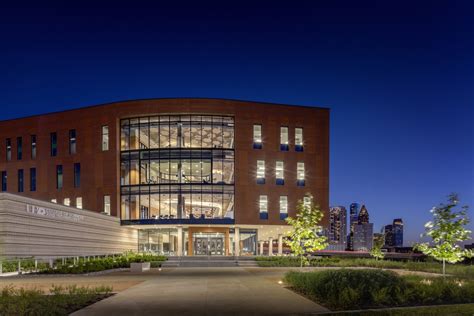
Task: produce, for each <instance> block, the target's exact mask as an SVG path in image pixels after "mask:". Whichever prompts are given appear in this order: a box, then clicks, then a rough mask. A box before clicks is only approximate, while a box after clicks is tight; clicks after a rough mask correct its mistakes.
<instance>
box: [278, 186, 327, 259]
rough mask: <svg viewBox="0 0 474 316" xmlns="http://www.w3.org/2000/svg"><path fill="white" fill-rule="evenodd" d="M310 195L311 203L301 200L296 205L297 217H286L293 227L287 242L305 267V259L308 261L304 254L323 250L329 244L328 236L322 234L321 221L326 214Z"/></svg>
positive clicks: (288, 234)
mask: <svg viewBox="0 0 474 316" xmlns="http://www.w3.org/2000/svg"><path fill="white" fill-rule="evenodd" d="M307 197H309V200H310V203H308V204H307V205H305V203H304V202H303V201H302V200H300V201H298V205H297V206H296V211H297V213H296V217H295V218H292V217H288V218H286V222H287V223H288V224H290V225H291V226H292V227H293V229H292V230H291V231H289V232H288V233H287V236H286V237H287V238H286V243H287V244H288V245H289V246H290V248H291V251H292V252H293V254H295V255H296V256H299V257H300V266H301V267H303V261H305V262H306V261H307V259H306V258H305V257H304V255H305V254H306V253H308V252H313V251H317V250H322V249H324V248H326V246H327V238H326V237H325V236H322V235H321V233H322V227H321V226H319V225H318V224H319V222H321V219H322V218H323V216H324V213H323V212H322V211H321V210H320V208H319V206H317V205H314V203H313V197H312V196H311V195H307Z"/></svg>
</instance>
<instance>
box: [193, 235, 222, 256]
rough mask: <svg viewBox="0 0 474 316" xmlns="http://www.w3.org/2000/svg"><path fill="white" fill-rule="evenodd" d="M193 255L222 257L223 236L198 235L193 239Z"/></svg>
mask: <svg viewBox="0 0 474 316" xmlns="http://www.w3.org/2000/svg"><path fill="white" fill-rule="evenodd" d="M194 255H196V256H222V255H224V236H219V235H217V236H216V234H200V235H198V236H195V237H194Z"/></svg>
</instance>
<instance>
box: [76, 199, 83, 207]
mask: <svg viewBox="0 0 474 316" xmlns="http://www.w3.org/2000/svg"><path fill="white" fill-rule="evenodd" d="M76 207H77V208H81V209H82V197H80V196H78V197H77V198H76Z"/></svg>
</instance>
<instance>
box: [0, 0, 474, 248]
mask: <svg viewBox="0 0 474 316" xmlns="http://www.w3.org/2000/svg"><path fill="white" fill-rule="evenodd" d="M45 2H48V3H50V5H49V6H47V7H39V6H38V5H39V4H41V5H45ZM97 2H99V1H97ZM254 2H255V3H257V2H258V6H255V4H254V5H250V4H248V5H246V4H245V3H244V2H240V1H236V2H232V3H234V4H236V5H237V4H239V5H240V7H232V6H230V3H231V2H229V1H220V2H214V3H204V2H201V1H193V2H189V3H186V2H182V1H167V2H165V5H161V4H158V1H153V2H152V1H150V2H140V1H126V2H120V1H113V2H105V1H100V3H101V4H102V6H101V7H92V6H89V7H87V3H86V2H83V1H82V2H79V1H78V2H75V4H74V3H73V1H62V3H61V4H54V3H53V2H51V1H41V2H38V4H36V5H37V6H36V7H34V6H29V7H27V6H26V5H25V4H24V2H20V1H18V2H16V1H11V3H12V4H14V3H17V4H20V3H22V4H23V5H24V7H5V5H6V4H5V3H4V2H2V4H1V5H0V24H1V28H0V107H1V113H0V119H8V118H16V117H22V116H26V115H31V114H41V113H46V112H52V111H60V110H66V109H72V108H77V107H81V106H87V105H93V104H100V103H106V102H112V101H120V100H127V99H142V98H155V97H156V98H163V97H212V98H230V99H242V100H255V101H267V102H277V103H290V104H301V105H314V106H325V107H330V108H331V169H330V170H331V171H330V172H331V173H330V201H331V205H344V206H346V207H347V208H348V205H349V204H350V203H351V202H360V203H365V204H366V205H367V208H368V210H369V213H370V217H371V221H373V222H374V223H375V227H374V229H376V230H379V229H380V228H381V227H382V225H384V224H388V223H390V222H391V221H392V219H393V218H395V217H402V218H403V220H404V221H405V228H406V238H405V241H406V245H409V244H410V243H411V242H412V241H416V240H418V237H419V234H420V233H421V232H422V231H423V224H424V223H425V222H426V221H428V220H429V218H430V213H429V209H430V208H431V207H432V206H434V205H436V204H438V203H439V202H443V201H445V200H446V196H447V195H448V194H449V193H450V192H458V193H459V194H460V198H461V201H462V202H463V203H467V204H469V205H471V206H473V207H474V184H473V183H474V180H473V179H474V168H473V164H474V163H473V158H474V155H473V151H474V150H473V147H474V145H473V144H474V130H473V122H474V110H473V107H474V105H473V101H474V92H473V88H474V80H473V79H474V76H473V74H474V63H473V61H474V28H473V23H474V22H473V21H474V14H473V12H474V6H473V5H472V3H473V2H472V1H467V0H466V1H451V0H449V1H444V2H435V1H373V2H363V1H350V2H343V1H324V2H323V1H307V2H305V1H291V2H290V1H288V2H287V5H286V6H285V5H276V4H275V1H272V2H265V1H254ZM290 4H293V5H291V6H290ZM79 5H82V6H81V7H80V6H79ZM470 215H471V217H473V212H472V211H471V213H470ZM471 228H474V227H473V225H471Z"/></svg>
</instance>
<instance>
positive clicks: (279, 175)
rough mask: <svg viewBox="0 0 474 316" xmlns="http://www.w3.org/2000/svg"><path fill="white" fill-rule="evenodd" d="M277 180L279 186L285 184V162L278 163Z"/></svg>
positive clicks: (276, 167) (276, 169)
mask: <svg viewBox="0 0 474 316" xmlns="http://www.w3.org/2000/svg"><path fill="white" fill-rule="evenodd" d="M275 178H276V184H277V185H283V184H285V177H284V171H283V161H277V162H276V166H275Z"/></svg>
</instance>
